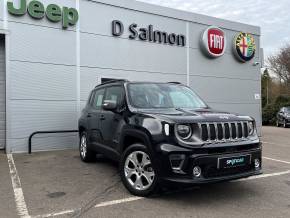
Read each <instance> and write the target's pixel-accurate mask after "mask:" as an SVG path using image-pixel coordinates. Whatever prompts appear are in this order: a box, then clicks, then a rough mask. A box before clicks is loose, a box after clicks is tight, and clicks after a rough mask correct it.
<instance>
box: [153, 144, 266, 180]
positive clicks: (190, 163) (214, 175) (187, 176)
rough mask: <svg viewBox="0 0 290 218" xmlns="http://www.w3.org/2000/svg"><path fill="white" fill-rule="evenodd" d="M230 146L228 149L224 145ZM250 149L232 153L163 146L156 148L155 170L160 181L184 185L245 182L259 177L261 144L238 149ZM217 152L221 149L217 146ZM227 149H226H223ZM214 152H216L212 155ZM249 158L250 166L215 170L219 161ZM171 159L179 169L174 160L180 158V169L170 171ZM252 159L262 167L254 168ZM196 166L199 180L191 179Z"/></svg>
mask: <svg viewBox="0 0 290 218" xmlns="http://www.w3.org/2000/svg"><path fill="white" fill-rule="evenodd" d="M227 146H229V145H227ZM243 146H244V147H245V148H251V149H246V150H243V149H234V148H237V147H236V146H233V147H230V146H229V147H227V149H220V150H219V149H217V150H212V149H213V148H203V149H187V148H181V147H179V146H175V145H169V144H166V145H165V144H162V145H159V151H160V152H159V155H158V157H157V159H158V160H159V164H158V170H159V174H160V177H161V179H162V180H163V181H168V182H177V183H187V184H201V183H214V182H220V181H226V180H234V179H240V178H245V177H249V176H253V175H259V174H262V168H261V166H262V158H261V157H262V149H261V144H260V143H259V142H258V143H254V144H249V143H248V144H245V145H240V146H239V147H243ZM219 147H220V148H224V147H223V146H221V145H219ZM225 147H226V146H225ZM215 151H217V152H215ZM244 155H250V157H251V158H250V161H249V163H247V164H245V165H242V166H236V167H231V168H222V167H218V159H219V158H226V157H233V156H244ZM172 156H174V157H175V160H174V161H175V164H176V166H177V165H178V162H177V159H176V157H178V156H180V157H182V161H180V165H179V166H180V167H178V168H177V167H173V164H172V163H173V162H172V158H171V157H172ZM255 159H258V160H259V161H260V163H261V166H260V167H259V168H255V162H254V161H255ZM195 166H198V167H200V168H201V172H202V173H201V176H200V177H194V176H193V168H194V167H195Z"/></svg>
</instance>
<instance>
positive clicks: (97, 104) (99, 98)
mask: <svg viewBox="0 0 290 218" xmlns="http://www.w3.org/2000/svg"><path fill="white" fill-rule="evenodd" d="M104 92H105V89H99V90H97V91H95V95H94V97H93V101H92V106H93V107H94V108H95V109H101V107H102V103H103V97H104Z"/></svg>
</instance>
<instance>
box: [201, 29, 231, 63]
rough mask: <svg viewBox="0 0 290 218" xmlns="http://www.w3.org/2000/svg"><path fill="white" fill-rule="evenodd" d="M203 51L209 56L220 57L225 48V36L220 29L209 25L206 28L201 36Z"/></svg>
mask: <svg viewBox="0 0 290 218" xmlns="http://www.w3.org/2000/svg"><path fill="white" fill-rule="evenodd" d="M201 44H202V48H203V51H204V52H205V54H206V55H208V56H209V57H213V58H216V57H220V56H222V55H223V54H224V52H225V49H226V37H225V33H224V31H223V30H222V29H220V28H218V27H214V26H211V27H209V28H207V29H206V30H205V31H204V32H203V34H202V38H201Z"/></svg>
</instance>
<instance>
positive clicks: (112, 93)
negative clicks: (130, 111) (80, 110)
mask: <svg viewBox="0 0 290 218" xmlns="http://www.w3.org/2000/svg"><path fill="white" fill-rule="evenodd" d="M123 97H124V92H123V87H121V86H112V87H109V88H107V90H106V96H105V100H112V101H116V102H117V104H118V105H121V103H122V101H123V99H124V98H123Z"/></svg>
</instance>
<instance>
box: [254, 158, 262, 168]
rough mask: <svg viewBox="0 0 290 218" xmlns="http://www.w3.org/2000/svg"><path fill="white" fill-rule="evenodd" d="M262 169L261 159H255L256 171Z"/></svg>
mask: <svg viewBox="0 0 290 218" xmlns="http://www.w3.org/2000/svg"><path fill="white" fill-rule="evenodd" d="M260 167H261V163H260V160H259V159H255V169H259V168H260Z"/></svg>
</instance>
